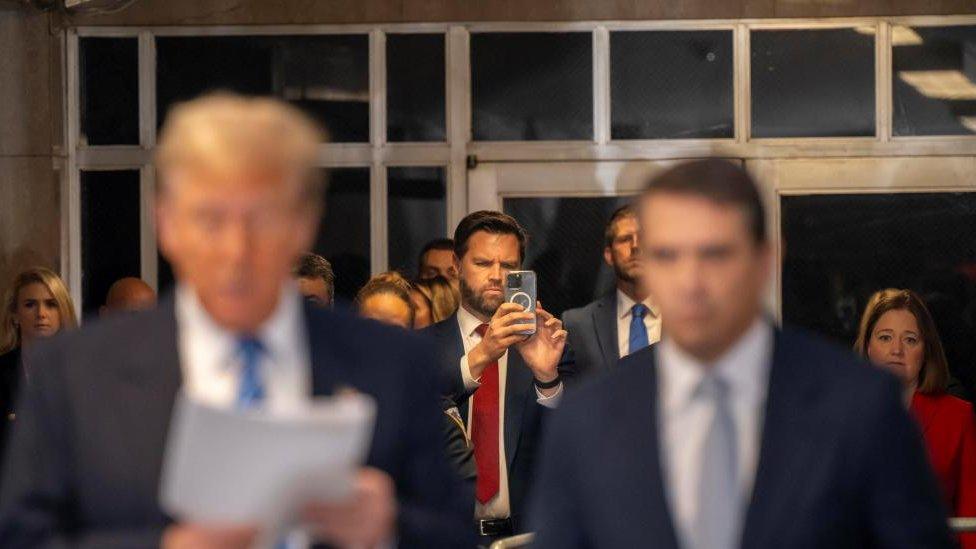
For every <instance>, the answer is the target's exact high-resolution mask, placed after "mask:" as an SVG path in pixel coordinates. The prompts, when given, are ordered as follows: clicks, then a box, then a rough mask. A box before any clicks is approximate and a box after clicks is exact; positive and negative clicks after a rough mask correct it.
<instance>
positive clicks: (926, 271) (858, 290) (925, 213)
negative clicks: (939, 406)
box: [781, 193, 976, 390]
mask: <svg viewBox="0 0 976 549" xmlns="http://www.w3.org/2000/svg"><path fill="white" fill-rule="evenodd" d="M781 207H782V220H783V221H782V229H783V233H782V234H783V239H784V241H785V242H788V243H789V245H788V246H786V257H785V261H784V265H783V318H784V320H785V321H787V322H791V323H794V324H799V325H801V326H804V327H807V328H810V329H813V330H816V331H818V332H820V333H822V334H824V335H826V336H830V337H833V338H835V339H836V340H837V341H838V343H840V344H842V345H845V346H849V345H852V344H853V342H854V339H855V337H856V334H857V325H858V320H859V318H860V314H861V312H862V311H863V309H864V306H865V305H866V303H867V299H868V297H869V296H870V295H871V293H872V292H874V291H876V290H880V289H883V288H889V287H894V288H910V289H912V290H915V291H917V292H918V293H919V294H920V295H922V297H923V298H925V299H926V301H927V303H928V306H929V308H930V310H931V312H932V314H933V316H934V317H935V320H936V324H937V325H938V330H939V333H940V335H941V336H942V341H943V343H944V345H945V349H946V353H947V355H948V360H949V367H950V370H951V371H952V373H953V374H954V376H955V377H956V378H957V379H959V380H960V381H962V382H964V383H965V384H966V385H967V386H968V387H969V388H970V390H971V389H973V388H974V384H976V370H974V368H976V339H974V338H973V333H976V326H974V317H973V314H972V313H973V311H974V310H976V193H922V194H914V193H904V194H860V195H815V196H787V197H784V198H783V199H782V202H781Z"/></svg>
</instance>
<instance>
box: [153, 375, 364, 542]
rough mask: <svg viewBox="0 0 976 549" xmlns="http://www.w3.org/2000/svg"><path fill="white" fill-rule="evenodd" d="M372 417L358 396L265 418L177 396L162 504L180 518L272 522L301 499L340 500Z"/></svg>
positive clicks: (285, 517) (284, 517)
mask: <svg viewBox="0 0 976 549" xmlns="http://www.w3.org/2000/svg"><path fill="white" fill-rule="evenodd" d="M375 415H376V404H375V402H374V401H373V399H372V398H370V397H369V396H366V395H362V394H350V395H342V396H338V397H334V398H323V399H314V400H312V401H311V402H310V405H309V406H308V407H307V409H305V410H300V411H298V410H296V411H295V412H293V413H288V414H275V415H270V414H267V413H263V412H260V411H253V412H251V411H249V412H240V411H236V410H223V409H219V408H214V407H211V406H208V405H206V404H201V403H199V402H195V401H193V400H192V399H190V398H187V397H186V395H185V394H183V393H180V395H179V396H178V397H177V400H176V405H175V408H174V411H173V419H172V423H171V427H170V433H169V439H168V441H167V448H166V455H165V459H164V463H163V474H162V480H161V486H160V502H161V504H162V507H163V509H164V510H165V511H166V512H167V513H169V514H170V515H171V516H172V517H174V518H175V519H176V520H180V521H192V522H202V523H211V524H265V525H276V524H280V523H281V522H282V521H285V520H288V515H290V514H292V513H293V512H294V511H295V509H296V508H297V506H298V505H300V504H301V503H302V502H305V501H309V500H315V501H331V500H336V499H341V498H342V497H343V496H344V495H346V494H347V493H348V491H349V488H350V486H351V483H352V478H353V474H354V472H355V471H356V470H357V469H358V468H359V467H360V466H361V465H362V463H363V462H364V460H365V458H366V452H367V451H368V449H369V443H370V440H371V438H372V432H373V420H374V418H375Z"/></svg>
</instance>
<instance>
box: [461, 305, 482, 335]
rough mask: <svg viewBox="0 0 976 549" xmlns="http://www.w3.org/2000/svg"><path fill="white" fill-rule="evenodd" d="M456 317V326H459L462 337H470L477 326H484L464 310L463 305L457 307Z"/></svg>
mask: <svg viewBox="0 0 976 549" xmlns="http://www.w3.org/2000/svg"><path fill="white" fill-rule="evenodd" d="M457 317H458V324H459V325H460V326H461V334H463V335H464V337H471V336H473V335H475V333H476V330H477V329H478V326H481V325H482V324H484V322H482V321H481V320H480V319H479V318H478V317H476V316H474V315H473V314H471V312H469V311H468V310H467V309H465V308H464V305H461V306H460V307H458V313H457Z"/></svg>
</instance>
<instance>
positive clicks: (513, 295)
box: [505, 271, 538, 335]
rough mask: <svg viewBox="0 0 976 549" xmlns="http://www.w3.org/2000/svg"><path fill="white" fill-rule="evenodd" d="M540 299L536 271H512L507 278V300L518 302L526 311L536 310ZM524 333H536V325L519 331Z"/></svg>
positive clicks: (532, 311)
mask: <svg viewBox="0 0 976 549" xmlns="http://www.w3.org/2000/svg"><path fill="white" fill-rule="evenodd" d="M537 299H538V297H537V294H536V288H535V271H512V272H510V273H508V277H507V278H506V279H505V301H507V302H511V303H518V304H519V305H521V306H522V307H524V308H525V310H526V312H530V313H534V312H535V303H536V300H537ZM519 333H520V334H522V335H532V334H534V333H535V325H533V326H532V329H531V330H526V331H524V332H519Z"/></svg>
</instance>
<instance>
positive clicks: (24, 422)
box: [0, 298, 473, 549]
mask: <svg viewBox="0 0 976 549" xmlns="http://www.w3.org/2000/svg"><path fill="white" fill-rule="evenodd" d="M305 318H306V326H307V328H308V334H309V340H310V349H309V351H310V358H311V363H312V390H313V393H314V394H315V395H327V394H330V393H331V392H332V391H333V389H335V388H337V387H345V386H348V387H353V388H355V389H357V390H360V391H362V392H364V393H368V394H370V395H372V396H374V397H375V398H376V401H377V417H376V426H375V432H374V435H373V440H372V444H371V447H370V450H369V455H368V458H367V463H368V465H371V466H373V467H377V468H379V469H382V470H384V471H386V472H387V473H389V474H390V475H391V476H392V477H393V479H394V481H395V483H396V489H397V497H398V500H399V506H400V507H399V508H400V514H399V518H398V528H399V530H398V533H397V536H398V541H399V543H400V545H401V546H410V547H431V546H443V547H448V546H449V547H456V546H458V545H459V544H465V543H468V540H469V538H468V531H469V530H470V516H471V512H472V508H473V507H472V504H471V502H470V500H468V499H467V497H466V493H470V491H465V490H464V488H463V485H462V484H461V481H460V479H458V478H457V477H456V476H455V475H453V474H452V473H451V471H450V469H449V466H448V464H447V460H446V458H445V456H444V451H443V446H442V440H443V439H442V422H443V413H442V412H441V410H440V406H439V405H438V400H437V398H436V388H435V384H434V382H433V379H434V375H433V369H432V368H431V367H430V362H431V360H432V359H433V358H432V357H433V355H432V353H431V352H430V350H429V348H428V347H427V346H426V345H425V344H424V343H423V342H421V341H419V340H418V339H415V338H413V337H412V336H409V335H407V334H405V333H403V332H401V331H398V330H395V329H393V328H388V327H383V326H380V325H379V324H377V323H374V322H368V321H364V320H360V319H357V318H353V317H347V316H345V315H340V314H336V313H331V312H327V311H322V310H316V309H312V308H307V309H306V310H305ZM379 341H381V342H382V343H383V344H382V345H377V344H376V343H377V342H379ZM28 362H29V363H30V364H32V365H34V368H33V369H32V372H33V375H32V377H31V380H30V383H29V384H28V386H27V387H26V391H25V392H24V393H23V399H22V400H21V405H20V407H19V413H18V421H17V424H16V428H15V429H14V436H13V439H12V442H11V448H10V452H9V454H8V461H7V466H6V468H5V471H4V473H5V476H4V481H3V492H2V497H0V546H2V547H5V548H17V547H24V548H37V547H66V546H68V547H90V548H99V549H104V548H115V547H118V548H122V547H126V548H135V547H158V546H159V541H160V535H161V533H162V531H163V529H164V527H165V526H167V524H168V523H169V519H168V517H166V516H164V514H163V513H162V511H161V510H160V509H159V506H158V504H157V501H158V492H159V473H160V468H161V465H162V456H163V450H164V447H165V444H166V434H167V431H168V427H169V421H170V412H171V409H172V406H173V401H174V397H175V394H176V392H177V389H178V388H179V386H180V383H181V371H180V361H179V357H178V356H177V336H176V319H175V314H174V303H173V300H172V298H170V299H168V300H164V301H163V302H161V303H160V306H159V309H158V310H156V311H153V312H150V313H144V314H139V315H135V316H124V317H117V318H112V319H107V320H105V321H104V322H97V323H95V324H94V325H92V326H90V327H86V328H84V329H82V330H80V331H75V332H72V333H69V334H67V335H65V336H62V337H59V338H57V339H55V340H53V341H51V343H50V344H47V345H46V346H44V347H42V348H41V347H39V348H38V352H37V353H36V354H32V355H30V358H29V360H28Z"/></svg>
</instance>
